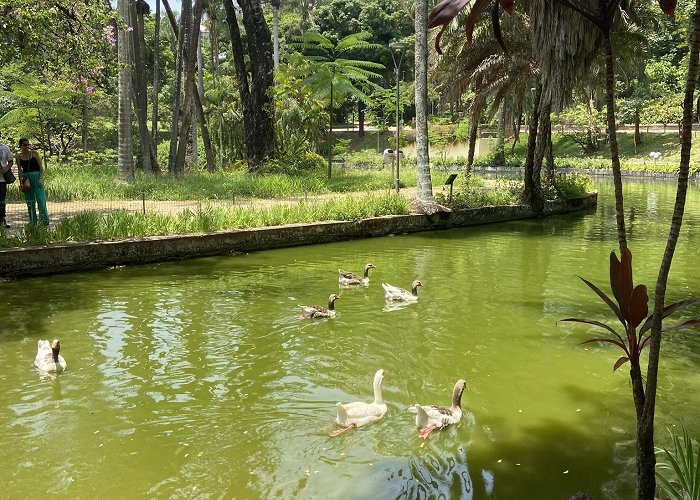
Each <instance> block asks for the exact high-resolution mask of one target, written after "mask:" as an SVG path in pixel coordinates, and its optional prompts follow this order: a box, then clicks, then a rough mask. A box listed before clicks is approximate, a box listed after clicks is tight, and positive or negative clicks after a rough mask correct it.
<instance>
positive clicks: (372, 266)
mask: <svg viewBox="0 0 700 500" xmlns="http://www.w3.org/2000/svg"><path fill="white" fill-rule="evenodd" d="M376 268H377V266H375V265H374V264H367V265H366V266H365V278H366V277H367V276H369V270H370V269H376Z"/></svg>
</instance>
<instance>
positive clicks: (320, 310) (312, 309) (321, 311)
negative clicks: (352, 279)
mask: <svg viewBox="0 0 700 500" xmlns="http://www.w3.org/2000/svg"><path fill="white" fill-rule="evenodd" d="M339 298H340V295H336V294H334V293H332V294H330V296H329V297H328V307H327V308H326V307H322V306H299V307H301V316H299V319H312V318H335V301H336V299H339Z"/></svg>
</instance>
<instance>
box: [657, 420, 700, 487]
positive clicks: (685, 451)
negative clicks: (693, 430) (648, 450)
mask: <svg viewBox="0 0 700 500" xmlns="http://www.w3.org/2000/svg"><path fill="white" fill-rule="evenodd" d="M669 434H670V435H671V441H672V442H673V450H668V449H666V448H657V453H658V454H660V455H662V457H661V458H662V459H665V460H659V461H658V462H657V464H656V469H657V470H656V480H657V482H658V485H659V488H660V489H661V490H663V491H665V492H666V493H667V494H668V495H669V497H670V498H672V499H674V500H686V499H689V500H699V499H700V447H698V450H697V452H695V447H694V446H693V440H692V439H691V438H690V435H689V434H688V431H687V430H686V428H685V427H683V432H682V435H681V436H679V435H677V434H676V433H675V432H673V431H672V430H670V429H669ZM661 471H668V472H670V478H667V477H666V476H664V475H663V474H662V473H661Z"/></svg>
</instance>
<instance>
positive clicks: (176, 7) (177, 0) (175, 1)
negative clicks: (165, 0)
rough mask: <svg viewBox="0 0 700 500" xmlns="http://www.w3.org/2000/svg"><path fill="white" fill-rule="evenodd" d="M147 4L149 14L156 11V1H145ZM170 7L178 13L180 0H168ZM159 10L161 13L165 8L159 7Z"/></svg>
mask: <svg viewBox="0 0 700 500" xmlns="http://www.w3.org/2000/svg"><path fill="white" fill-rule="evenodd" d="M146 1H147V2H148V5H150V6H151V12H154V11H155V9H156V0H146ZM169 3H170V7H172V9H173V10H175V11H178V12H179V11H180V0H169ZM160 10H161V11H163V10H165V8H164V7H163V5H161V6H160Z"/></svg>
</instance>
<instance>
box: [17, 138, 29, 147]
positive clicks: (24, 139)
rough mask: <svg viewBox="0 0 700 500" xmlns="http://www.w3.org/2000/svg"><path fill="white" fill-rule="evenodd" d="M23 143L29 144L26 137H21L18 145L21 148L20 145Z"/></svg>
mask: <svg viewBox="0 0 700 500" xmlns="http://www.w3.org/2000/svg"><path fill="white" fill-rule="evenodd" d="M25 142H26V143H29V139H27V138H26V137H22V138H21V139H20V140H19V145H20V146H21V145H22V144H24V143H25Z"/></svg>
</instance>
